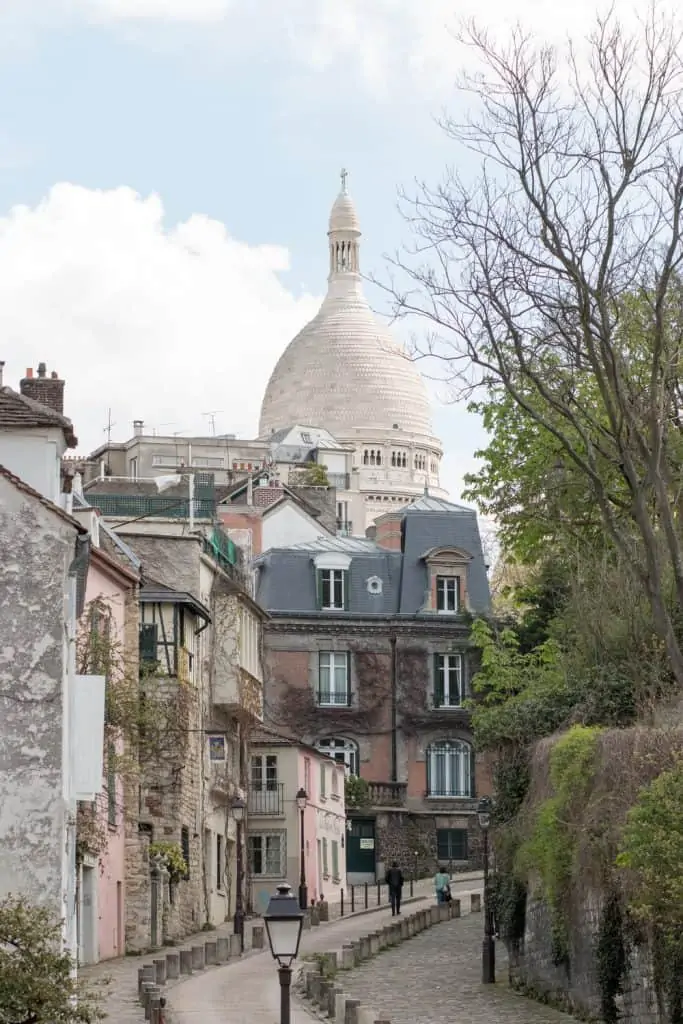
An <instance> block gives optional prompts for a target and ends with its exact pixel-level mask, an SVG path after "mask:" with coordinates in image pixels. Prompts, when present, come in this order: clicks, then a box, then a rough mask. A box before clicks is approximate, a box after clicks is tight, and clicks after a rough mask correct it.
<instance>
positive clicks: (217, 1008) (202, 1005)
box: [166, 874, 481, 1024]
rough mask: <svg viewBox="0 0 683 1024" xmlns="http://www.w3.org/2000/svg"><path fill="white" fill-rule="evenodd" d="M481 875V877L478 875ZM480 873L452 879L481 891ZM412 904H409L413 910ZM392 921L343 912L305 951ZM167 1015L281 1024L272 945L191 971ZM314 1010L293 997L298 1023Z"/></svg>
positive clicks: (190, 1020)
mask: <svg viewBox="0 0 683 1024" xmlns="http://www.w3.org/2000/svg"><path fill="white" fill-rule="evenodd" d="M475 879H476V880H475ZM480 879H481V875H480V874H476V875H475V876H474V878H473V877H472V875H469V876H467V877H466V879H461V877H460V876H458V880H457V881H454V882H453V884H452V888H453V892H454V893H456V894H457V893H458V892H463V891H464V892H469V891H472V890H473V889H474V891H475V892H476V891H481V885H480V884H479V882H480ZM422 889H423V892H424V890H425V889H428V891H429V895H428V896H423V898H422V899H421V900H419V901H418V902H415V903H412V904H409V907H410V909H411V910H414V909H417V908H419V907H420V906H426V905H428V904H431V903H432V902H433V895H432V892H431V889H432V885H431V882H428V883H425V885H424V886H422ZM407 909H408V908H406V910H407ZM389 921H391V911H390V910H388V909H387V910H381V911H377V912H376V913H374V914H372V915H370V916H369V917H368V916H367V915H365V914H363V915H356V916H355V917H349V918H343V919H340V920H337V921H335V922H334V923H332V924H329V925H327V926H325V925H321V927H320V928H316V929H314V930H311V931H310V932H305V933H304V936H303V938H302V940H301V954H300V955H301V957H304V956H306V954H310V953H316V952H318V953H320V952H326V951H328V950H331V949H335V948H337V947H341V946H342V945H343V944H344V943H345V942H348V941H350V940H351V939H354V938H358V936H360V935H366V934H367V933H368V932H369V931H372V930H374V929H376V928H381V927H383V926H384V925H385V924H387V922H389ZM167 1001H168V1002H167V1012H166V1017H167V1021H168V1022H169V1024H198V1022H199V1021H201V1022H202V1024H276V1022H277V1021H279V1019H280V986H279V982H278V976H277V967H276V964H275V961H274V960H273V958H272V956H271V955H270V952H269V951H267V950H266V951H265V952H264V953H263V954H262V955H257V956H253V957H249V958H247V959H245V960H240V961H235V962H234V963H233V964H231V965H228V966H227V967H220V968H216V969H215V970H212V971H211V972H209V973H205V974H203V975H197V976H196V977H191V978H189V979H188V980H187V981H185V982H183V984H181V985H178V986H176V987H174V988H172V989H171V990H170V991H169V993H168V994H167ZM313 1021H316V1022H319V1018H317V1017H313V1016H311V1014H309V1013H308V1012H307V1011H306V1010H305V1009H304V1008H303V1007H301V1006H300V1005H298V1004H297V1002H296V1000H294V999H293V1000H292V1024H311V1022H313Z"/></svg>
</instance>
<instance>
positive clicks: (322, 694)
mask: <svg viewBox="0 0 683 1024" xmlns="http://www.w3.org/2000/svg"><path fill="white" fill-rule="evenodd" d="M318 707H321V708H350V707H351V691H350V690H323V689H320V690H318Z"/></svg>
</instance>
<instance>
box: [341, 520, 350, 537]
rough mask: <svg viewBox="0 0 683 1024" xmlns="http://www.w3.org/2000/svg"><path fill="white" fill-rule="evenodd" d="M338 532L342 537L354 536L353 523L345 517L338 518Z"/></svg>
mask: <svg viewBox="0 0 683 1024" xmlns="http://www.w3.org/2000/svg"><path fill="white" fill-rule="evenodd" d="M337 534H338V536H340V537H352V536H353V523H349V522H346V521H345V520H343V519H338V520H337Z"/></svg>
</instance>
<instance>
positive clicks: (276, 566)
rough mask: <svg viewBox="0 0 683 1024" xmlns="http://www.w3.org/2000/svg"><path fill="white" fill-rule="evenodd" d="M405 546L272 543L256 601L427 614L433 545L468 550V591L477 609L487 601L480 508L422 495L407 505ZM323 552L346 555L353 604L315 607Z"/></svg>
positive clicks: (355, 612) (278, 611) (325, 540)
mask: <svg viewBox="0 0 683 1024" xmlns="http://www.w3.org/2000/svg"><path fill="white" fill-rule="evenodd" d="M402 523H403V551H394V550H390V549H388V548H384V547H380V546H379V545H378V544H376V543H375V542H374V541H371V540H364V539H359V538H355V537H349V538H346V537H319V538H317V539H316V540H315V541H311V542H306V543H303V544H295V545H292V546H291V547H288V548H272V549H270V550H269V551H266V552H265V553H264V554H263V555H261V556H260V557H259V558H258V559H256V560H255V563H254V564H255V567H256V568H257V569H258V589H257V595H256V599H257V601H258V602H259V604H261V605H262V606H263V607H264V608H266V609H267V610H268V611H269V612H270V613H271V614H273V615H279V616H282V615H287V614H288V613H291V614H294V615H302V614H315V615H320V616H321V617H330V616H331V615H332V616H336V615H346V616H349V617H354V616H356V617H373V616H380V617H387V616H392V615H405V616H415V615H418V614H419V615H420V616H421V617H422V616H424V617H429V616H432V615H435V614H436V613H432V612H422V611H421V609H422V608H423V607H424V605H425V601H426V596H427V587H428V570H427V564H426V562H425V555H426V554H427V553H428V552H429V551H432V550H433V549H435V548H447V547H450V548H458V549H459V550H460V551H463V552H466V553H467V554H468V555H470V557H471V560H470V562H469V564H468V575H467V592H468V599H469V606H470V609H471V611H472V612H474V613H475V614H476V613H485V612H487V611H488V610H489V607H490V593H489V584H488V578H487V575H486V565H485V561H484V554H483V550H482V544H481V536H480V534H479V526H478V523H477V516H476V512H475V511H474V510H473V509H468V508H465V507H464V506H461V505H453V504H451V503H450V502H445V501H442V500H440V499H437V498H431V497H429V496H425V497H424V498H420V499H418V500H417V501H416V502H414V503H413V504H412V505H409V506H407V508H405V509H403V510H402ZM323 552H335V553H343V554H347V555H348V556H349V557H350V559H351V563H350V566H349V577H348V580H349V606H348V611H346V612H324V611H319V610H318V604H317V596H316V580H315V571H314V560H315V558H316V556H318V555H320V554H322V553H323ZM371 577H378V578H379V579H380V580H381V581H382V587H381V592H380V593H371V592H370V591H369V590H368V580H369V579H370V578H371Z"/></svg>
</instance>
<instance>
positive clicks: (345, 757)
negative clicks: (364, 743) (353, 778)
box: [315, 736, 360, 775]
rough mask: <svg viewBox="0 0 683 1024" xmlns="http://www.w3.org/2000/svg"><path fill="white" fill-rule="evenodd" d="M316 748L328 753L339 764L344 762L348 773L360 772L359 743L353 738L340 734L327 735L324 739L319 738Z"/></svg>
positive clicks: (355, 773) (322, 752)
mask: <svg viewBox="0 0 683 1024" xmlns="http://www.w3.org/2000/svg"><path fill="white" fill-rule="evenodd" d="M315 748H316V750H319V751H320V753H321V754H327V756H328V757H331V758H333V759H334V760H335V761H338V762H339V764H343V765H344V767H345V768H346V774H347V775H358V774H360V756H359V754H358V744H357V743H354V741H353V740H347V739H344V738H343V737H339V736H326V737H325V738H324V739H322V740H318V742H317V743H316V745H315Z"/></svg>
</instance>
